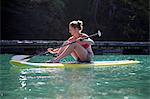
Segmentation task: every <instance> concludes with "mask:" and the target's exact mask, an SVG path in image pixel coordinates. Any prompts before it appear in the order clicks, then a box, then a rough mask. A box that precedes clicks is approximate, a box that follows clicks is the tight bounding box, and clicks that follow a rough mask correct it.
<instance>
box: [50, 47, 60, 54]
mask: <svg viewBox="0 0 150 99" xmlns="http://www.w3.org/2000/svg"><path fill="white" fill-rule="evenodd" d="M47 51H48V52H50V53H52V54H57V51H58V49H53V48H48V49H47Z"/></svg>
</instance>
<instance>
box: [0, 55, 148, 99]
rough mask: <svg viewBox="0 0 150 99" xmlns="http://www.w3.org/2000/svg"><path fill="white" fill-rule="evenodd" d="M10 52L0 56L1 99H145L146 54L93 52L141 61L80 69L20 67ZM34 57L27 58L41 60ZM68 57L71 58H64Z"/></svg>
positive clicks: (98, 57) (146, 84)
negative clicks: (13, 60)
mask: <svg viewBox="0 0 150 99" xmlns="http://www.w3.org/2000/svg"><path fill="white" fill-rule="evenodd" d="M12 56H13V55H10V54H3V55H0V60H1V64H0V96H1V98H2V99H148V98H149V97H150V95H149V94H150V79H149V71H150V66H149V65H150V57H149V56H148V55H97V56H95V57H94V60H121V59H129V58H133V59H136V60H140V61H141V64H135V65H129V66H123V67H101V68H87V69H86V68H84V69H75V68H74V69H71V68H67V69H40V68H30V69H21V68H18V67H14V66H11V65H10V64H9V63H8V62H9V60H10V59H11V57H12ZM48 58H49V57H44V56H42V57H36V58H35V59H32V60H31V61H45V60H47V59H48ZM66 60H72V59H71V58H68V59H65V60H63V61H66Z"/></svg>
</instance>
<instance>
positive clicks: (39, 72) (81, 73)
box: [19, 69, 93, 99]
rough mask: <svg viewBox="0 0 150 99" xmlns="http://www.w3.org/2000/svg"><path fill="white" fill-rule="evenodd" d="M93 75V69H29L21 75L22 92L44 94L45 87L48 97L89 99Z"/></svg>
mask: <svg viewBox="0 0 150 99" xmlns="http://www.w3.org/2000/svg"><path fill="white" fill-rule="evenodd" d="M92 74H93V69H89V70H88V72H85V69H84V70H82V69H80V70H79V69H27V70H23V71H21V73H20V76H19V80H20V90H21V91H28V92H32V91H34V90H39V89H41V93H40V94H42V89H43V87H45V88H46V90H44V92H45V91H47V92H49V94H47V96H48V97H51V98H56V99H65V98H67V99H88V98H90V97H92V91H93V89H92V88H91V87H90V84H91V81H92V79H91V78H92V76H93V75H92ZM28 96H29V95H28ZM52 96H53V97H52ZM44 97H45V96H44ZM48 97H47V98H48Z"/></svg>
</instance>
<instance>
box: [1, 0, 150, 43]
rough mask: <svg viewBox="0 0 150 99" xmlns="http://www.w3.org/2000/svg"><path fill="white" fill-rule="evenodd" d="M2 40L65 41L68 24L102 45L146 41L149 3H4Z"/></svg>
mask: <svg viewBox="0 0 150 99" xmlns="http://www.w3.org/2000/svg"><path fill="white" fill-rule="evenodd" d="M1 14H2V15H1V19H2V27H1V28H2V29H1V39H10V40H11V39H21V40H22V39H34V40H35V39H38V40H65V39H67V38H68V37H69V36H70V34H69V33H68V24H69V22H70V21H73V20H82V21H83V22H84V30H83V32H85V33H87V34H89V35H90V34H92V33H95V32H97V30H99V29H100V30H101V31H102V33H103V34H102V37H101V38H98V37H95V38H94V40H103V41H149V0H3V1H1Z"/></svg>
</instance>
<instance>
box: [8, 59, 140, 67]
mask: <svg viewBox="0 0 150 99" xmlns="http://www.w3.org/2000/svg"><path fill="white" fill-rule="evenodd" d="M138 63H140V61H135V60H117V61H93V62H91V63H32V62H26V61H18V60H11V61H10V64H12V65H14V66H20V67H23V66H26V67H33V68H83V67H85V68H87V67H102V66H125V65H130V64H138Z"/></svg>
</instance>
